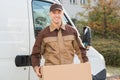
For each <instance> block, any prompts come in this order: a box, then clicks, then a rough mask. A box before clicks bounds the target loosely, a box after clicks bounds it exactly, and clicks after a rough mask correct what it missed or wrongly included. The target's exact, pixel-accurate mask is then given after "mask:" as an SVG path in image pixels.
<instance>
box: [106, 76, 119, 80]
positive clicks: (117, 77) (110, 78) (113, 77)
mask: <svg viewBox="0 0 120 80" xmlns="http://www.w3.org/2000/svg"><path fill="white" fill-rule="evenodd" d="M107 80H120V75H115V76H110V77H107Z"/></svg>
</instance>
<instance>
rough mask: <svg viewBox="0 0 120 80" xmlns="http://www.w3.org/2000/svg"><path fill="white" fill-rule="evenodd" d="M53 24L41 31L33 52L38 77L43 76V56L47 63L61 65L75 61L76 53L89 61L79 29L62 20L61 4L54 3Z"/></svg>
mask: <svg viewBox="0 0 120 80" xmlns="http://www.w3.org/2000/svg"><path fill="white" fill-rule="evenodd" d="M49 14H50V17H51V24H50V25H49V26H47V27H46V28H45V29H44V30H42V31H40V32H39V34H38V36H37V38H36V41H35V44H34V46H33V51H32V54H31V62H32V66H33V68H34V71H35V72H36V74H37V75H38V77H42V74H41V68H40V59H41V56H43V57H44V59H45V66H47V65H61V64H71V63H73V58H74V54H77V55H78V57H79V59H80V61H81V62H87V61H88V58H87V56H86V49H85V48H84V46H83V44H82V41H81V39H80V38H79V36H78V34H77V31H76V30H75V29H74V28H72V27H71V26H70V25H68V24H64V23H63V22H62V18H63V15H64V13H63V8H62V6H61V5H60V4H52V5H51V7H50V11H49Z"/></svg>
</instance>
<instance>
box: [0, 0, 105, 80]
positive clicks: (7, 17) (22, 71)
mask: <svg viewBox="0 0 120 80" xmlns="http://www.w3.org/2000/svg"><path fill="white" fill-rule="evenodd" d="M52 3H59V2H58V1H56V0H0V80H39V78H38V77H37V76H36V74H35V72H34V71H33V69H32V67H31V63H30V54H31V51H32V48H33V44H34V41H35V36H37V31H40V30H41V29H43V28H44V27H45V26H47V25H49V24H50V19H49V17H48V16H49V14H48V13H49V7H50V5H51V4H52ZM63 21H64V22H65V23H68V24H70V25H72V26H73V27H74V28H75V26H74V24H73V23H72V21H71V20H70V18H69V17H68V15H67V14H66V13H65V16H64V18H63ZM91 48H92V47H91ZM93 52H95V49H94V48H92V49H91V52H90V51H88V54H87V55H88V57H89V59H90V63H91V69H92V73H91V74H92V75H93V78H94V80H99V79H100V80H105V78H106V70H105V62H104V58H103V56H102V55H100V54H99V53H98V52H97V51H96V52H95V53H94V55H92V53H93ZM89 53H91V54H90V55H89ZM96 53H97V54H96ZM75 62H77V58H76V57H75ZM98 64H99V65H100V66H102V67H100V66H99V65H98ZM101 74H102V75H101Z"/></svg>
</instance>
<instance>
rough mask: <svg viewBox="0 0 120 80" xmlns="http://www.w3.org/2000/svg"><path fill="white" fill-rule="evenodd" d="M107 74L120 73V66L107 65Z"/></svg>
mask: <svg viewBox="0 0 120 80" xmlns="http://www.w3.org/2000/svg"><path fill="white" fill-rule="evenodd" d="M106 68H107V76H114V75H120V67H112V66H107V67H106Z"/></svg>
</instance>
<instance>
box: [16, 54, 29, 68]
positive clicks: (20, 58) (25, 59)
mask: <svg viewBox="0 0 120 80" xmlns="http://www.w3.org/2000/svg"><path fill="white" fill-rule="evenodd" d="M15 65H16V66H17V67H22V66H31V58H30V56H29V55H17V56H16V57H15Z"/></svg>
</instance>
